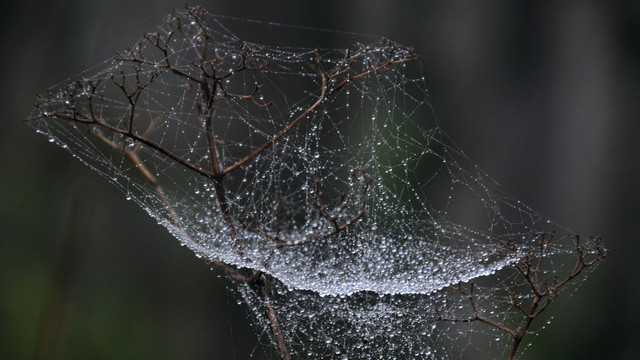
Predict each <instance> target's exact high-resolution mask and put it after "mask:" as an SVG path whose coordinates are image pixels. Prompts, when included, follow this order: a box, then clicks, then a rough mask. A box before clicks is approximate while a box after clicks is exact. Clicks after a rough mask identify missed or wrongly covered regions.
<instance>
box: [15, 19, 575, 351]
mask: <svg viewBox="0 0 640 360" xmlns="http://www.w3.org/2000/svg"><path fill="white" fill-rule="evenodd" d="M310 39H312V40H310ZM250 40H251V41H253V42H251V41H250ZM301 41H302V42H301ZM308 41H313V45H318V46H314V47H308V46H307V47H305V46H304V45H300V44H304V42H308ZM335 44H339V46H336V45H335ZM28 121H29V123H30V124H31V125H32V126H33V127H35V128H36V130H37V131H38V132H39V133H42V134H45V135H46V136H48V137H49V140H50V141H51V142H55V143H57V144H58V145H60V146H62V147H63V148H65V149H67V150H68V151H69V152H70V153H71V154H72V155H73V156H75V157H77V158H78V159H80V160H81V161H83V162H84V163H85V164H87V165H88V166H90V167H91V168H92V169H93V170H95V171H97V172H98V173H99V174H101V175H102V176H103V177H105V178H106V179H107V180H109V181H110V182H112V183H113V184H114V185H116V186H118V187H120V188H121V189H122V190H123V191H124V192H125V193H126V196H127V198H128V199H132V200H133V201H135V202H136V203H138V204H139V205H140V206H141V207H142V208H143V209H145V210H146V212H147V213H148V214H149V215H150V216H152V217H154V218H155V219H156V220H157V221H158V223H159V224H161V225H163V226H164V227H166V228H167V229H168V230H169V231H170V232H171V233H172V234H173V235H174V236H175V237H176V238H177V239H178V240H179V241H180V242H181V243H182V244H183V245H186V246H188V247H189V248H190V249H192V250H193V251H194V252H195V254H196V255H197V256H198V257H203V258H205V259H207V260H208V261H212V262H214V263H215V264H220V266H223V267H224V268H225V269H229V267H228V266H231V267H233V268H237V269H241V270H242V269H248V270H249V271H250V272H251V273H252V274H258V277H259V282H260V283H261V285H260V286H259V287H260V288H261V289H262V288H264V289H266V290H265V291H264V292H263V293H262V292H261V291H257V290H256V282H255V281H244V282H243V281H239V282H237V285H238V286H237V289H238V293H239V295H240V296H241V297H242V298H243V300H244V301H245V302H246V303H247V304H248V305H249V307H250V309H252V311H253V313H254V314H255V318H256V320H255V323H256V326H257V327H258V330H259V331H260V332H263V333H265V334H266V335H267V338H269V339H270V341H272V342H273V343H274V344H275V345H276V346H279V340H278V339H279V338H281V339H283V340H284V342H285V343H286V344H287V346H288V352H289V353H291V355H292V356H293V357H300V358H307V357H309V358H319V359H320V358H322V359H324V358H326V359H334V358H343V359H353V358H363V359H376V358H381V357H385V358H390V359H391V358H459V357H462V356H468V355H469V354H484V355H487V354H492V353H491V351H498V353H500V352H504V351H506V350H505V349H508V348H509V345H508V344H509V341H511V338H510V337H509V334H507V333H505V332H504V331H501V330H500V329H499V328H496V327H491V326H487V324H483V323H478V322H462V321H449V320H446V319H445V321H434V319H439V320H443V318H452V317H454V316H455V318H456V319H463V318H469V317H473V315H474V313H477V311H475V310H474V309H475V308H476V307H477V308H481V309H483V313H487V314H489V313H490V314H491V315H492V316H493V317H494V318H496V319H498V320H499V321H500V323H501V324H510V323H511V322H513V321H515V320H512V318H511V315H510V310H513V309H510V305H509V301H510V293H509V292H505V291H504V285H505V284H508V283H509V281H511V280H512V279H513V278H514V277H515V276H516V275H517V272H516V271H514V269H513V268H512V267H510V266H508V265H510V264H512V263H513V262H514V261H517V260H518V259H519V258H520V257H522V256H523V254H525V253H527V252H529V251H530V250H531V249H535V248H536V246H538V241H539V234H540V233H541V232H542V231H543V230H544V228H545V226H546V225H547V221H546V220H544V219H542V218H541V217H540V216H539V215H537V214H536V213H535V212H534V211H532V210H531V209H529V208H528V207H526V206H525V205H523V204H521V203H520V202H519V201H517V200H515V199H513V198H512V197H511V196H509V195H508V194H506V193H505V192H504V191H503V190H502V189H500V187H499V186H498V185H497V184H496V183H495V182H494V181H492V180H491V179H490V178H488V177H487V176H486V175H485V174H484V173H483V172H482V171H481V170H480V169H478V168H477V167H476V166H475V165H474V164H473V163H472V162H471V161H470V160H469V159H468V158H467V157H466V156H465V154H464V153H463V152H462V151H461V150H460V149H458V148H457V147H456V146H455V145H454V144H453V142H452V141H450V140H449V139H448V138H447V136H446V135H445V134H443V132H442V131H441V130H440V128H439V126H438V121H437V120H436V118H435V116H434V113H433V111H432V108H431V104H430V102H429V96H428V91H427V88H426V85H425V78H424V76H423V75H422V73H421V69H420V63H419V60H418V58H417V55H416V54H415V53H414V52H413V50H412V49H411V48H408V47H405V46H402V45H400V44H397V43H395V42H393V41H390V40H387V39H381V38H376V37H372V36H363V35H354V34H350V33H349V34H347V33H342V32H335V31H324V30H317V29H309V28H302V27H289V26H283V25H277V24H267V23H261V22H253V21H247V20H238V19H234V18H228V17H222V16H216V15H211V14H208V13H206V12H204V11H203V10H202V9H199V8H187V9H184V10H176V11H174V12H173V13H172V14H171V15H169V16H168V17H167V18H166V19H165V21H164V22H163V24H162V25H161V26H159V27H158V28H157V29H156V30H155V31H154V32H152V33H148V34H146V35H145V36H144V37H143V38H141V39H140V40H139V42H137V43H136V44H135V45H134V46H133V47H131V48H127V49H126V50H124V51H123V52H121V53H119V54H118V55H117V56H116V57H114V58H113V59H109V60H107V61H106V62H104V63H102V64H100V65H98V66H96V67H94V68H92V69H90V70H88V71H86V72H85V73H83V74H82V75H81V76H80V77H79V78H78V79H77V80H68V81H65V82H63V83H61V84H60V85H57V86H54V87H53V88H51V89H50V90H49V91H48V93H47V94H46V95H44V96H41V97H40V98H39V99H38V102H37V104H36V107H35V109H34V111H33V112H32V113H31V116H30V117H29V119H28ZM507 240H508V241H509V242H510V244H515V245H512V246H513V247H512V248H513V249H516V250H515V251H510V252H505V251H504V249H505V241H507ZM567 252H568V250H567V249H566V248H563V247H561V246H558V247H549V248H548V249H546V253H545V262H546V263H548V265H549V267H550V268H551V269H552V270H554V271H556V270H557V269H559V268H562V264H564V263H565V262H564V261H561V262H558V261H552V260H551V258H552V255H556V256H560V257H561V256H562V254H566V253H567ZM229 273H230V274H231V276H232V277H234V276H233V274H234V273H233V272H231V270H229ZM238 276H239V275H236V277H234V278H237V277H238ZM471 281H473V283H474V285H471V287H470V288H469V287H466V288H463V287H462V285H458V284H470V282H471ZM264 284H266V285H267V286H266V287H265V286H264ZM456 286H458V287H457V288H456ZM465 289H466V290H465ZM470 292H473V302H472V305H473V306H472V308H470V306H469V303H468V299H469V298H471V297H470V296H469V295H470ZM461 295H462V296H461ZM272 314H277V318H278V321H277V322H278V326H279V327H280V329H277V331H271V330H273V329H275V328H274V320H273V319H272V318H271V315H272ZM443 314H446V316H443ZM505 326H507V325H505ZM516 326H517V322H515V323H514V324H513V327H516ZM270 329H271V330H270ZM477 344H482V345H477ZM487 356H489V355H487Z"/></svg>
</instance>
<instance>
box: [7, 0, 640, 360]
mask: <svg viewBox="0 0 640 360" xmlns="http://www.w3.org/2000/svg"><path fill="white" fill-rule="evenodd" d="M203 5H205V7H206V9H208V10H209V11H210V12H212V13H218V14H223V15H230V16H237V17H243V18H254V19H261V20H268V21H274V22H280V23H288V24H297V25H306V26H315V27H322V28H333V29H339V30H347V31H354V32H364V33H374V34H381V35H384V36H386V37H389V38H391V39H394V40H396V41H398V42H400V43H403V44H407V45H413V46H415V47H416V49H417V52H418V53H420V54H421V55H422V63H423V69H424V72H425V75H426V76H427V81H428V84H429V86H430V91H431V99H432V102H433V104H434V107H435V110H436V112H437V114H438V117H439V119H440V122H441V125H442V127H443V128H444V129H445V131H446V132H447V133H448V134H449V135H450V136H451V137H452V138H453V139H454V141H455V142H456V143H457V144H458V145H460V147H461V148H462V149H464V150H465V152H466V153H467V154H468V155H469V156H470V157H471V158H473V159H474V160H475V162H477V163H478V164H479V166H480V167H481V168H483V169H484V170H485V171H486V172H487V173H489V174H490V175H491V176H492V177H493V178H494V179H496V180H497V181H498V182H500V183H501V184H502V185H503V186H504V187H505V188H506V189H507V190H508V191H510V192H511V193H512V194H513V195H514V196H515V197H517V198H518V199H520V200H522V201H523V202H524V203H525V204H528V205H530V206H531V207H532V208H534V209H536V210H537V211H538V212H540V213H541V214H543V215H544V216H546V217H549V218H550V219H553V220H554V221H555V222H557V223H559V224H562V225H565V226H567V227H568V228H570V229H572V230H574V231H578V232H579V233H581V234H583V235H591V234H593V235H602V236H603V237H604V239H605V243H606V245H607V247H608V248H609V249H610V255H609V257H608V258H607V259H606V261H605V262H604V263H603V264H602V266H601V267H600V268H599V269H598V270H597V271H596V272H594V273H592V275H591V276H590V277H589V279H588V280H587V281H586V282H585V283H584V284H583V285H582V286H581V288H580V289H579V291H578V292H576V293H574V294H573V295H572V296H571V297H565V298H562V299H561V300H559V301H558V303H557V304H554V305H553V306H552V307H551V308H550V310H551V311H550V315H553V316H554V321H553V323H552V325H551V326H549V327H548V329H547V330H545V331H544V332H542V333H541V334H540V335H539V336H537V337H536V338H534V339H530V340H533V342H534V345H533V346H532V347H531V348H530V349H529V350H528V351H527V352H526V354H525V356H523V358H525V359H584V358H590V359H605V358H606V359H630V358H636V357H637V356H638V355H637V348H638V345H637V344H638V339H640V330H639V329H640V327H638V326H637V324H638V323H639V322H640V307H639V306H638V299H640V276H639V275H640V272H639V270H640V266H639V265H638V263H639V260H640V245H639V244H640V242H639V241H638V238H637V237H638V234H640V231H639V230H640V219H639V218H638V214H639V213H640V208H639V206H640V181H638V180H639V174H640V161H639V160H640V154H639V150H640V146H638V140H639V139H640V122H639V121H640V101H639V100H640V2H638V1H618V2H616V1H613V2H605V1H568V2H521V1H518V2H516V1H491V2H482V3H480V2H477V1H448V0H447V1H445V0H442V1H417V0H414V1H404V2H400V1H391V0H367V1H363V0H360V1H350V2H346V1H333V0H331V1H330V0H324V1H315V2H304V3H302V2H293V1H292V2H285V1H269V2H266V1H255V2H251V1H205V2H203ZM183 6H184V2H183V1H168V0H167V1H149V0H140V1H130V0H117V1H66V2H65V1H13V2H8V3H7V2H6V1H5V2H3V5H2V8H1V9H2V11H0V16H1V17H2V18H1V19H2V22H1V23H2V26H1V27H0V29H1V30H0V31H1V32H2V36H0V41H2V47H1V49H2V53H3V55H2V57H1V58H0V62H1V66H0V72H1V74H2V75H1V76H2V78H1V79H2V98H1V101H2V106H1V108H2V109H3V111H6V113H5V115H4V116H3V120H2V124H3V127H2V129H1V130H0V359H26V358H34V357H36V358H38V357H39V356H38V351H44V352H45V354H44V356H40V358H60V359H62V358H65V359H71V358H77V359H86V358H92V359H101V358H105V359H107V358H109V359H146V358H148V359H247V358H249V357H250V355H251V354H253V355H254V356H256V357H258V358H260V357H262V356H263V355H264V352H265V351H266V350H264V349H263V348H262V347H260V346H258V340H257V337H256V336H255V334H254V333H253V331H252V329H251V328H250V321H249V320H248V319H247V316H246V314H245V313H246V310H245V309H243V307H242V306H239V305H238V304H237V303H236V298H235V297H234V294H233V293H232V291H230V290H227V288H228V285H229V284H228V283H227V281H226V280H225V279H224V278H221V277H220V274H219V273H218V272H217V271H211V270H210V269H209V266H208V265H207V264H205V263H204V262H202V261H201V260H198V259H197V258H195V257H194V256H193V254H192V253H191V252H190V251H189V250H187V249H186V248H183V247H180V246H179V244H178V241H177V240H175V239H173V238H172V237H171V236H170V235H169V234H168V233H167V232H166V231H165V230H164V228H161V227H159V226H158V225H157V224H156V223H155V221H154V220H152V219H151V218H149V217H148V216H147V215H146V214H145V213H144V212H143V211H142V210H141V209H139V208H138V207H137V206H136V205H135V204H134V203H132V202H127V201H125V199H124V196H123V194H121V193H120V192H119V191H118V190H117V189H116V188H115V187H113V186H111V185H110V184H108V183H107V182H106V181H104V180H103V179H102V178H100V177H99V176H98V175H97V174H94V173H93V172H92V171H91V170H90V169H89V168H86V167H84V166H83V165H81V164H80V163H79V162H78V161H76V160H74V159H72V157H71V156H69V154H67V153H66V152H65V151H63V150H62V149H61V148H59V147H57V146H55V145H53V144H50V143H49V142H47V141H46V138H44V137H42V136H39V135H37V134H36V133H35V132H34V131H33V130H32V129H31V128H29V127H28V126H26V125H25V124H24V123H23V122H22V121H21V120H22V119H24V118H25V117H26V116H27V115H28V114H29V112H30V110H31V107H32V105H33V103H34V99H35V98H34V95H35V94H36V93H37V92H42V91H43V90H45V89H46V88H47V87H49V86H51V85H53V84H56V83H58V82H60V81H62V80H64V79H66V78H68V77H70V76H73V75H75V74H78V73H80V72H81V71H83V70H85V69H87V68H89V67H91V66H93V65H95V64H97V63H99V62H101V61H103V60H105V59H107V58H108V57H111V56H112V55H114V53H115V52H116V51H118V50H122V49H123V48H124V47H126V46H129V45H132V44H133V43H134V42H135V41H136V40H137V39H138V38H139V37H140V36H141V35H142V33H143V32H145V31H151V30H153V29H154V28H155V27H156V25H158V24H159V23H160V21H161V19H162V18H163V17H164V16H165V15H166V14H167V13H169V12H170V10H171V9H172V8H174V7H183ZM309 46H314V44H309ZM565 296H566V295H565ZM40 355H43V354H40Z"/></svg>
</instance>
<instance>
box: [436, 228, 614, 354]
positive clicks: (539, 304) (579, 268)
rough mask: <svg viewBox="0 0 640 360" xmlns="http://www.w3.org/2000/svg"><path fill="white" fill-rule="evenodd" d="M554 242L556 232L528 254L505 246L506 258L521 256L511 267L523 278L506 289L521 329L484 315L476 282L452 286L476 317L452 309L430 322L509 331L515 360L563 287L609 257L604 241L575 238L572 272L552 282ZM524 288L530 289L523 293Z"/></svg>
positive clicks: (512, 245) (541, 238) (440, 312)
mask: <svg viewBox="0 0 640 360" xmlns="http://www.w3.org/2000/svg"><path fill="white" fill-rule="evenodd" d="M553 240H554V233H550V234H547V233H541V234H539V235H538V247H537V248H535V249H532V250H529V251H527V252H526V253H525V254H524V255H523V254H522V252H521V249H520V247H519V246H517V245H516V244H515V243H514V242H513V241H507V242H504V243H503V245H504V248H503V250H502V251H501V253H502V255H503V256H510V257H512V256H516V257H518V260H515V261H514V262H512V263H511V266H512V267H513V268H514V269H515V271H516V272H517V274H518V275H519V277H518V278H519V279H520V280H514V281H513V282H512V284H511V285H510V286H507V287H506V291H507V293H508V296H509V299H510V301H509V305H510V306H511V307H512V308H513V309H515V310H516V311H517V312H518V313H520V315H521V316H522V322H521V324H520V326H518V327H517V328H515V329H514V328H509V327H507V326H504V325H502V324H500V323H498V322H496V321H493V320H491V319H489V318H488V317H485V316H484V315H483V314H482V312H481V311H480V309H479V308H478V306H477V303H476V298H475V296H474V287H475V286H474V284H473V283H470V284H468V285H466V286H465V285H464V284H462V283H460V284H457V285H455V286H451V289H452V290H454V292H455V293H457V294H459V295H460V296H461V297H462V298H463V299H467V303H468V306H469V308H470V310H471V312H472V314H473V315H471V316H467V317H461V316H457V315H456V314H454V312H453V311H452V310H451V309H449V310H446V311H443V310H441V309H434V312H435V314H436V316H435V317H433V318H432V319H430V320H429V322H434V323H435V322H457V323H469V322H476V321H477V322H482V323H485V324H487V325H489V326H491V327H493V328H496V329H499V330H501V331H503V332H506V333H508V334H509V335H510V336H511V337H512V338H513V343H512V346H511V350H510V352H509V356H508V359H509V360H512V359H515V357H516V355H517V353H518V349H519V348H520V345H521V343H522V339H523V338H524V337H525V335H526V334H527V333H528V331H529V329H530V327H531V324H532V322H533V320H534V319H535V318H536V317H538V316H539V315H540V314H541V313H542V312H543V311H544V310H545V309H546V308H547V307H548V306H549V305H550V304H551V303H552V302H553V301H554V300H555V299H557V297H558V294H559V293H560V290H561V288H563V287H564V286H565V285H567V284H568V283H569V282H570V281H571V280H573V279H574V278H576V277H578V276H580V275H581V274H582V272H583V271H584V270H585V269H586V268H588V267H590V266H593V265H596V264H597V263H599V262H600V261H601V260H602V259H604V258H605V257H606V256H607V251H606V249H605V248H603V247H602V246H601V245H600V243H601V239H600V238H599V237H598V238H589V239H588V240H587V241H586V242H584V243H583V242H582V241H581V240H580V236H579V235H574V236H571V241H572V242H573V244H572V245H573V248H572V250H573V254H574V256H575V263H574V266H573V268H572V270H571V271H570V272H569V273H568V274H567V275H565V276H564V277H563V278H562V279H561V280H559V279H558V276H557V275H556V276H554V277H553V278H551V279H548V278H546V277H544V273H543V261H544V259H545V257H546V256H547V254H548V251H549V246H550V245H551V244H552V243H553ZM522 286H524V287H525V289H526V290H524V291H523V290H522ZM467 287H468V290H467Z"/></svg>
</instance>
